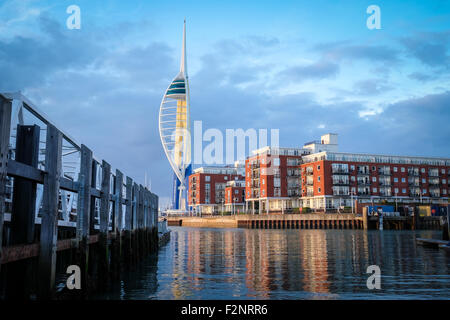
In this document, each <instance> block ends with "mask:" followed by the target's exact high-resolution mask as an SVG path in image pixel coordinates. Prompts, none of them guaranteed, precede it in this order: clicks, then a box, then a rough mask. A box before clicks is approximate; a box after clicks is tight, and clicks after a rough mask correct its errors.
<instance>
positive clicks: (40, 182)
mask: <svg viewBox="0 0 450 320" xmlns="http://www.w3.org/2000/svg"><path fill="white" fill-rule="evenodd" d="M13 103H17V104H18V108H16V110H18V115H17V114H16V115H14V116H13V115H12V110H13ZM25 112H27V115H28V116H31V118H32V119H33V120H32V123H30V121H29V120H28V118H27V123H28V124H27V125H25V121H24V117H23V113H25ZM17 118H18V120H15V119H17ZM16 122H17V126H16V127H15V128H14V127H13V125H14V124H15V123H16ZM14 129H16V131H15V134H14ZM41 137H43V138H41ZM41 140H43V141H41ZM119 148H120V146H118V147H117V152H121V151H120V149H119ZM165 225H166V221H158V196H157V195H156V194H154V193H152V192H151V191H150V190H148V189H147V188H146V187H144V186H143V185H141V184H138V183H136V182H135V181H133V179H132V178H131V177H129V176H126V175H125V174H123V173H122V172H121V171H120V170H119V169H116V170H115V171H113V170H112V168H111V165H110V164H109V163H108V162H107V161H105V160H99V159H97V158H96V157H95V155H94V154H93V151H92V150H91V149H89V147H87V146H86V145H84V144H79V143H77V142H76V141H75V139H73V138H72V137H71V136H70V135H68V134H67V133H65V132H64V131H63V130H62V129H61V128H59V127H57V126H56V124H55V123H54V122H52V121H51V120H50V119H49V117H47V116H46V115H44V114H43V112H41V111H40V110H38V108H37V107H36V106H34V105H33V103H31V101H29V100H28V99H27V98H26V97H25V96H23V95H22V94H20V93H14V94H0V268H1V269H0V297H1V296H3V297H4V298H6V299H33V298H36V299H51V298H55V297H57V285H58V286H59V287H58V288H59V289H61V288H60V285H61V283H62V287H63V289H62V291H67V288H66V287H65V286H64V281H65V279H66V278H67V277H68V275H67V274H66V271H67V270H68V267H70V266H73V265H74V266H77V267H79V270H81V289H79V290H73V292H70V294H74V295H77V296H80V297H83V296H85V295H86V294H88V293H89V292H90V291H92V290H102V289H104V288H105V287H107V286H108V285H109V283H110V282H111V281H113V280H115V279H118V278H119V277H120V273H121V271H122V270H124V269H127V268H131V267H132V266H133V265H135V264H137V263H138V262H139V261H140V259H141V258H142V257H144V256H145V255H146V254H147V253H149V252H152V251H156V250H157V249H158V243H159V240H160V239H163V240H164V241H167V239H168V237H169V236H170V234H169V232H168V230H167V229H166V228H165ZM158 230H162V231H163V232H158ZM61 275H63V276H62V277H61ZM60 291H61V290H60ZM66 293H67V292H66Z"/></svg>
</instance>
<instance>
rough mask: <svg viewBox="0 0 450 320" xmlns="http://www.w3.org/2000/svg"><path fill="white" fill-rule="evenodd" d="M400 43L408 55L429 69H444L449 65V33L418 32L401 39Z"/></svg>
mask: <svg viewBox="0 0 450 320" xmlns="http://www.w3.org/2000/svg"><path fill="white" fill-rule="evenodd" d="M400 42H401V43H402V44H403V45H404V47H405V48H406V49H407V51H408V53H409V54H410V55H411V56H413V57H415V58H416V59H418V60H419V61H421V62H422V63H423V64H425V65H428V66H431V67H445V68H447V69H448V66H449V65H450V55H449V54H448V51H449V46H450V45H449V43H450V31H444V32H420V33H416V34H415V35H413V36H410V37H403V38H401V39H400Z"/></svg>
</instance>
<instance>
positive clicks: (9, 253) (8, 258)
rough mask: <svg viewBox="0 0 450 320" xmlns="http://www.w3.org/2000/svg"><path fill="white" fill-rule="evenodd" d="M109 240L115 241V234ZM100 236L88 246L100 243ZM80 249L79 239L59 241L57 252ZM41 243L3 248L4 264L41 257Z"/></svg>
mask: <svg viewBox="0 0 450 320" xmlns="http://www.w3.org/2000/svg"><path fill="white" fill-rule="evenodd" d="M107 238H108V239H115V238H116V236H115V234H114V233H109V234H108V236H107ZM99 241H100V240H99V235H98V234H96V235H91V236H89V238H88V241H87V243H88V244H94V243H97V242H99ZM77 247H78V241H77V238H73V239H63V240H58V241H57V243H56V251H64V250H68V249H74V248H77ZM39 252H40V243H31V244H18V245H14V246H7V247H3V260H2V264H7V263H11V262H16V261H20V260H23V259H29V258H33V257H37V256H39Z"/></svg>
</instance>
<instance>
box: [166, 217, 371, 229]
mask: <svg viewBox="0 0 450 320" xmlns="http://www.w3.org/2000/svg"><path fill="white" fill-rule="evenodd" d="M167 221H168V224H169V226H191V227H217V228H226V227H229V228H248V229H363V228H364V225H363V219H362V217H360V216H359V217H358V216H356V215H354V214H284V215H252V214H244V215H233V216H215V217H214V216H213V217H204V218H202V217H169V218H167Z"/></svg>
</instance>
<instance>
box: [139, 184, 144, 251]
mask: <svg viewBox="0 0 450 320" xmlns="http://www.w3.org/2000/svg"><path fill="white" fill-rule="evenodd" d="M138 190H139V191H138V192H139V238H138V239H139V256H140V257H142V256H143V255H144V252H145V248H144V187H143V186H142V184H141V185H139V189H138Z"/></svg>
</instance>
